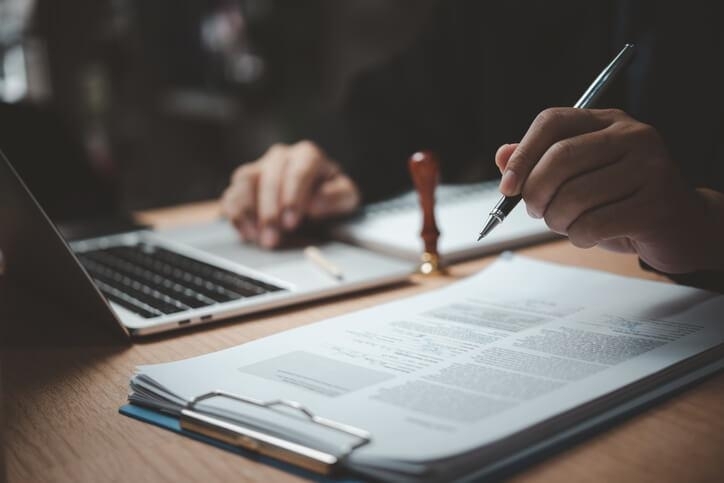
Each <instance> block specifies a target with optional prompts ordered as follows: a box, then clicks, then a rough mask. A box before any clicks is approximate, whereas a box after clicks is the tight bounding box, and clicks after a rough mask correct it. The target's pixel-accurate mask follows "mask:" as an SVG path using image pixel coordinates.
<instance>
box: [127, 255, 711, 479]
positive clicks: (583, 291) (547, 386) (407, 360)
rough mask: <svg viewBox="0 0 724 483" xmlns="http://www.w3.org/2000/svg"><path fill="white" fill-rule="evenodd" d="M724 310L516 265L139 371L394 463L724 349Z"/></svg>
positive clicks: (440, 453)
mask: <svg viewBox="0 0 724 483" xmlns="http://www.w3.org/2000/svg"><path fill="white" fill-rule="evenodd" d="M723 314H724V297H723V296H719V295H716V294H713V293H710V292H705V291H700V290H696V289H691V288H686V287H681V286H675V285H670V284H663V283H656V282H649V281H643V280H636V279H629V278H624V277H620V276H616V275H611V274H607V273H602V272H595V271H590V270H582V269H575V268H570V267H562V266H558V265H554V264H549V263H545V262H538V261H533V260H530V259H526V258H522V257H511V256H507V257H501V259H499V260H498V261H496V262H495V263H494V264H492V265H491V266H490V267H489V268H487V269H486V270H484V271H482V272H481V273H479V274H478V275H475V276H473V277H470V278H468V279H466V280H463V281H460V282H457V283H455V284H452V285H449V286H447V287H445V288H443V289H440V290H436V291H434V292H430V293H426V294H423V295H419V296H415V297H411V298H407V299H403V300H399V301H395V302H392V303H389V304H386V305H381V306H377V307H374V308H371V309H368V310H363V311H359V312H355V313H351V314H348V315H343V316H340V317H336V318H333V319H328V320H325V321H322V322H319V323H316V324H312V325H309V326H306V327H302V328H299V329H295V330H291V331H287V332H284V333H280V334H277V335H274V336H272V337H268V338H265V339H261V340H258V341H254V342H251V343H248V344H244V345H242V346H238V347H234V348H231V349H228V350H225V351H221V352H217V353H213V354H209V355H205V356H201V357H197V358H193V359H188V360H184V361H179V362H173V363H168V364H157V365H152V366H143V367H140V368H139V372H140V373H142V374H144V375H146V376H148V377H150V378H152V379H153V380H154V381H156V382H158V383H159V384H161V385H162V386H164V387H165V388H167V389H168V390H169V391H171V392H173V393H175V394H177V395H179V396H181V397H182V398H185V399H190V398H192V397H193V396H195V395H198V394H202V393H204V392H207V391H210V390H213V389H224V390H227V391H230V392H235V393H238V394H242V395H245V396H250V397H254V398H259V399H276V398H284V399H290V400H295V401H298V402H301V403H302V404H304V405H305V406H307V407H308V408H310V409H311V410H312V411H314V412H315V413H317V414H319V415H322V416H325V417H327V418H331V419H335V420H339V421H342V422H345V423H347V424H351V425H354V426H358V427H361V428H364V429H367V430H368V431H370V432H371V433H372V435H373V440H372V443H371V444H369V445H367V446H364V447H363V448H360V449H359V450H358V451H356V452H355V457H354V458H355V459H356V460H357V461H360V462H362V461H364V462H367V463H369V462H370V461H379V462H382V461H388V462H390V463H389V464H390V465H393V466H394V464H393V463H392V462H393V461H398V462H399V461H403V460H404V461H408V462H425V461H429V460H435V459H440V458H445V457H450V456H452V455H455V454H458V453H461V452H463V451H468V450H472V449H473V448H480V447H482V446H484V445H486V444H490V443H493V442H495V441H496V440H499V439H501V438H503V437H506V436H508V435H511V434H513V433H516V432H518V431H522V430H524V429H525V428H528V427H530V426H532V425H534V424H537V423H540V422H541V421H545V420H548V419H550V418H552V417H554V416H556V415H559V414H561V413H564V412H565V411H567V410H570V409H572V408H575V407H577V406H580V405H581V404H584V403H586V402H590V401H593V400H595V399H597V398H599V397H601V396H604V395H606V394H608V393H611V392H612V391H615V390H617V389H619V388H621V387H624V386H627V385H629V384H631V383H634V382H635V381H637V380H640V379H641V378H644V377H646V376H649V375H651V374H654V373H657V372H659V371H661V370H662V369H665V368H666V367H668V366H671V365H673V364H675V363H677V362H680V361H682V360H685V359H687V358H689V357H691V356H694V355H696V354H698V353H700V352H703V351H705V350H706V349H708V348H712V347H715V346H717V345H720V344H722V342H724V321H722V315H723ZM229 408H230V407H229ZM275 421H276V423H278V424H282V425H283V424H284V423H283V422H282V423H279V421H278V420H275ZM315 437H322V436H320V435H319V434H317V435H316V436H315ZM355 459H353V461H354V460H355Z"/></svg>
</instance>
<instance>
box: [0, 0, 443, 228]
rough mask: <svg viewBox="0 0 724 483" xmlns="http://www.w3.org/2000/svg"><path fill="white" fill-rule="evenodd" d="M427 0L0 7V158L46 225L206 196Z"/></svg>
mask: <svg viewBox="0 0 724 483" xmlns="http://www.w3.org/2000/svg"><path fill="white" fill-rule="evenodd" d="M432 3H433V2H432V1H431V0H396V1H393V2H391V1H387V0H364V1H355V0H305V1H303V2H300V1H294V0H183V1H182V0H63V1H57V0H0V149H2V150H3V151H4V152H5V153H6V154H7V155H8V157H9V158H10V159H11V160H12V161H13V162H14V163H15V164H16V165H19V166H16V167H17V168H18V169H19V170H20V171H21V173H22V174H23V176H24V177H26V181H28V183H29V184H30V185H31V187H33V189H36V186H42V189H41V191H42V192H43V195H42V196H47V197H48V198H47V201H48V202H49V203H44V204H45V206H46V208H48V209H49V211H51V212H52V213H51V215H54V216H59V217H61V218H62V215H63V211H64V210H65V209H66V208H67V209H69V210H71V211H72V212H73V213H75V214H77V213H78V211H79V209H81V208H82V209H83V210H85V211H87V212H89V213H87V214H93V213H92V212H93V210H94V209H100V207H102V206H104V205H115V206H117V207H120V208H121V209H123V210H138V209H144V208H151V207H158V206H165V205H172V204H177V203H183V202H189V201H194V200H201V199H210V198H215V197H217V196H218V195H219V194H220V193H221V191H222V190H223V188H224V187H225V186H226V185H227V181H228V178H229V175H230V173H231V171H232V170H233V168H234V167H235V166H237V165H238V164H240V163H242V162H246V161H251V160H253V159H255V158H257V157H258V156H259V155H260V154H262V153H263V151H264V150H265V149H266V148H267V147H268V146H269V144H271V143H273V142H280V141H282V142H293V141H296V140H298V139H300V138H301V137H303V136H305V134H306V133H309V132H311V131H313V130H315V129H317V128H318V127H319V126H320V125H321V124H322V122H321V120H322V119H325V118H326V117H328V116H329V115H330V113H334V111H335V109H337V108H338V107H339V105H340V103H341V102H343V99H344V97H345V93H346V89H347V88H348V86H349V84H350V82H351V80H352V79H353V78H354V77H355V75H356V74H358V73H359V72H361V71H363V70H365V69H367V68H369V67H371V66H374V65H376V64H379V63H382V62H384V61H385V60H387V59H389V58H390V57H391V56H393V55H395V53H397V52H399V51H400V50H402V49H404V48H405V46H407V45H408V43H410V42H412V41H413V39H414V38H415V35H416V33H417V32H418V31H419V30H420V29H421V28H422V26H423V25H424V23H425V21H426V20H428V17H429V16H430V13H431V11H432V10H433V8H432V7H433V5H432ZM89 180H90V181H91V183H90V184H91V185H92V186H93V187H94V188H93V189H94V190H95V191H96V193H95V196H96V198H97V202H96V203H90V204H89V203H88V202H87V198H85V195H84V196H83V197H81V196H80V195H78V194H77V191H78V190H76V186H77V187H78V189H80V188H79V187H80V186H83V187H87V186H89V183H88V182H89ZM46 193H47V195H46ZM75 198H78V199H77V200H75V202H76V204H77V205H78V206H65V205H72V204H73V203H74V199H75ZM54 200H62V202H60V203H57V202H56V201H54ZM43 201H45V200H41V202H43ZM49 204H50V206H48V205H49Z"/></svg>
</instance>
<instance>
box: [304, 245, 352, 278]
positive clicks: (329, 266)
mask: <svg viewBox="0 0 724 483" xmlns="http://www.w3.org/2000/svg"><path fill="white" fill-rule="evenodd" d="M304 255H305V256H306V257H307V259H308V260H310V261H311V262H313V263H314V264H315V265H317V266H318V267H319V268H321V269H322V270H324V271H325V272H327V273H328V274H330V275H331V276H333V277H334V278H336V279H337V280H343V279H344V274H343V273H342V270H340V269H339V268H338V267H337V266H336V265H334V264H333V263H332V262H330V261H329V260H327V259H326V258H325V257H324V255H322V252H321V251H320V250H319V248H317V247H314V246H308V247H307V248H305V249H304Z"/></svg>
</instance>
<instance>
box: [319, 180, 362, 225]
mask: <svg viewBox="0 0 724 483" xmlns="http://www.w3.org/2000/svg"><path fill="white" fill-rule="evenodd" d="M359 203H360V194H359V190H358V189H357V186H355V184H354V183H353V182H352V180H351V179H350V178H349V177H347V176H344V175H341V174H340V175H337V176H335V177H334V178H333V179H331V180H329V181H326V182H325V183H323V184H322V185H321V186H320V188H319V190H318V191H317V193H316V194H315V195H314V197H313V198H312V200H311V202H310V203H309V208H308V210H307V212H308V214H309V216H310V217H311V218H313V219H320V218H325V217H329V216H334V215H343V214H346V213H351V212H352V211H354V210H355V209H356V208H357V207H358V206H359Z"/></svg>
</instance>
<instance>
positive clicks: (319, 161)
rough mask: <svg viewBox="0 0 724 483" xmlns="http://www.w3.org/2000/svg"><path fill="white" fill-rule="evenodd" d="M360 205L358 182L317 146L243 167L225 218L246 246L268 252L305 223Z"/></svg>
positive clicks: (269, 155) (295, 147) (224, 202)
mask: <svg viewBox="0 0 724 483" xmlns="http://www.w3.org/2000/svg"><path fill="white" fill-rule="evenodd" d="M359 203H360V194H359V190H358V189H357V186H356V185H355V184H354V182H353V181H352V180H351V179H350V178H349V177H348V176H347V175H345V174H344V173H343V172H342V171H341V169H340V168H339V166H338V165H337V164H336V163H335V162H334V161H332V160H330V159H329V158H328V157H327V155H326V154H325V153H324V151H322V150H321V149H320V148H319V147H317V146H316V145H315V144H314V143H312V142H309V141H301V142H298V143H296V144H292V145H286V144H275V145H274V146H272V147H270V148H269V149H268V150H267V152H266V153H264V155H263V156H262V157H261V158H259V159H258V160H256V161H254V162H251V163H246V164H243V165H241V166H239V167H238V168H237V169H236V170H235V171H234V173H233V174H232V176H231V183H230V185H229V187H228V188H227V189H226V191H224V193H223V195H222V197H221V208H222V213H223V214H224V215H225V216H226V217H227V218H228V219H229V220H230V221H231V222H232V223H233V224H234V226H235V227H236V229H237V230H238V231H239V233H240V234H241V236H242V237H243V238H244V240H248V241H252V242H257V243H259V244H260V245H261V246H263V247H266V248H273V247H276V246H278V245H279V243H280V242H281V239H282V233H283V232H288V231H292V230H294V229H295V228H297V227H298V226H299V224H300V223H301V221H302V220H303V219H304V218H305V217H308V218H311V219H322V218H325V217H330V216H333V215H340V214H344V213H349V212H351V211H353V210H354V209H355V208H357V206H358V205H359Z"/></svg>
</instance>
